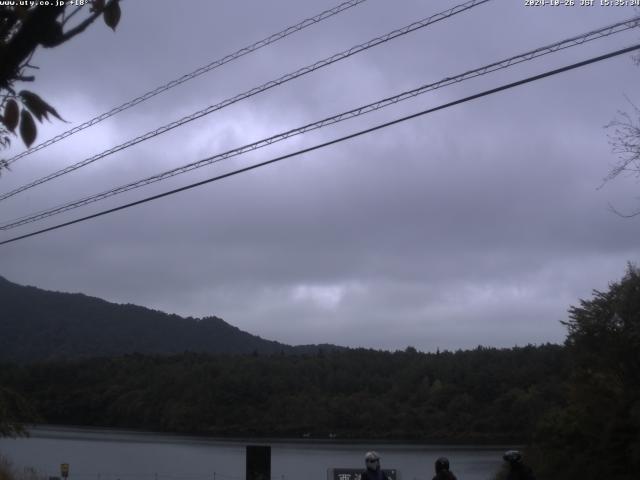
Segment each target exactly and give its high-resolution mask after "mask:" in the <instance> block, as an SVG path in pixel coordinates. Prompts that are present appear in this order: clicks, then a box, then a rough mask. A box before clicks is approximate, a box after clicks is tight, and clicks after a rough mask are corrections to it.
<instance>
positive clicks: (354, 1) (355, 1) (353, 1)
mask: <svg viewBox="0 0 640 480" xmlns="http://www.w3.org/2000/svg"><path fill="white" fill-rule="evenodd" d="M366 1H367V0H349V1H347V2H344V3H341V4H340V5H337V6H335V7H333V8H331V9H329V10H325V11H324V12H321V13H319V14H317V15H314V16H313V17H310V18H307V19H305V20H303V21H301V22H299V23H297V24H296V25H293V26H291V27H288V28H285V29H284V30H281V31H280V32H278V33H274V34H272V35H269V36H268V37H266V38H263V39H262V40H259V41H257V42H255V43H253V44H251V45H249V46H247V47H243V48H241V49H239V50H237V51H235V52H234V53H231V54H228V55H225V56H224V57H222V58H219V59H218V60H214V61H213V62H211V63H209V64H208V65H205V66H203V67H200V68H197V69H196V70H194V71H192V72H190V73H187V74H185V75H183V76H181V77H179V78H176V79H174V80H171V81H170V82H168V83H165V84H164V85H160V86H159V87H157V88H155V89H153V90H150V91H148V92H147V93H144V94H142V95H140V96H139V97H136V98H134V99H132V100H129V101H128V102H125V103H123V104H122V105H119V106H117V107H115V108H112V109H111V110H109V111H108V112H105V113H102V114H100V115H98V116H96V117H94V118H92V119H90V120H87V121H86V122H84V123H82V124H80V125H78V126H76V127H73V128H71V129H70V130H67V131H66V132H63V133H61V134H59V135H56V136H55V137H52V138H50V139H49V140H47V141H45V142H42V143H40V144H38V145H36V146H35V147H32V148H30V149H28V150H25V151H24V152H21V153H19V154H18V155H15V156H14V157H11V158H10V159H8V160H6V162H7V165H11V164H12V163H14V162H15V161H17V160H19V159H20V158H23V157H26V156H27V155H31V154H32V153H34V152H37V151H38V150H42V149H43V148H46V147H48V146H50V145H53V144H54V143H57V142H59V141H60V140H63V139H65V138H67V137H69V136H71V135H73V134H75V133H78V132H80V131H82V130H84V129H86V128H89V127H91V126H93V125H96V124H97V123H100V122H102V121H103V120H106V119H107V118H109V117H113V116H114V115H116V114H118V113H120V112H123V111H125V110H127V109H129V108H131V107H134V106H136V105H138V104H140V103H142V102H145V101H147V100H149V99H150V98H152V97H155V96H156V95H158V94H160V93H163V92H166V91H167V90H170V89H172V88H174V87H177V86H178V85H181V84H183V83H185V82H188V81H189V80H192V79H194V78H196V77H199V76H200V75H202V74H205V73H207V72H210V71H211V70H214V69H216V68H218V67H221V66H222V65H225V64H227V63H229V62H232V61H234V60H237V59H238V58H240V57H243V56H244V55H247V54H249V53H252V52H255V51H256V50H259V49H261V48H262V47H266V46H267V45H270V44H272V43H275V42H277V41H279V40H282V39H283V38H286V37H288V36H289V35H292V34H294V33H296V32H299V31H300V30H303V29H305V28H307V27H309V26H311V25H315V24H316V23H320V22H322V21H323V20H326V19H327V18H330V17H333V16H334V15H337V14H339V13H341V12H343V11H345V10H347V9H349V8H351V7H355V6H357V5H360V4H361V3H364V2H366Z"/></svg>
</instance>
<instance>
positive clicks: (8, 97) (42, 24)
mask: <svg viewBox="0 0 640 480" xmlns="http://www.w3.org/2000/svg"><path fill="white" fill-rule="evenodd" d="M7 3H9V2H7ZM23 3H24V5H22V4H23ZM32 3H33V5H32ZM40 3H42V2H15V4H14V5H0V112H2V115H1V116H0V148H2V147H8V146H9V145H10V144H11V137H12V135H17V133H19V134H20V137H21V139H22V141H23V142H24V144H25V145H26V146H27V147H29V146H31V145H32V144H33V142H34V141H35V139H36V136H37V126H36V122H35V120H34V117H35V119H37V120H38V121H39V122H42V120H43V119H48V115H49V114H51V115H53V116H54V117H56V118H58V119H59V120H62V117H61V116H60V115H59V114H58V112H57V111H56V109H55V108H53V107H52V106H51V105H49V104H48V103H47V102H46V101H45V100H43V99H42V98H40V97H39V96H38V95H37V94H35V93H33V92H31V91H29V90H18V88H17V86H16V84H18V83H24V82H33V81H34V79H35V77H34V76H33V75H28V74H27V72H28V71H31V70H33V69H35V68H36V67H35V66H33V65H31V64H30V61H31V57H32V56H33V54H34V52H35V51H36V49H37V48H38V47H44V48H54V47H57V46H59V45H62V44H63V43H65V42H67V41H69V40H71V39H72V38H73V37H75V36H77V35H79V34H80V33H82V32H84V31H85V30H86V29H87V27H89V26H90V25H91V24H92V23H93V22H94V21H95V20H96V19H97V18H98V17H100V16H102V17H103V19H104V22H105V23H106V24H107V26H109V27H110V28H112V29H114V30H115V28H116V26H117V25H118V22H119V21H120V15H121V13H120V3H119V0H109V1H108V2H105V0H86V1H84V0H83V1H80V2H53V1H52V2H46V3H48V5H45V4H40ZM56 3H62V4H61V5H56ZM76 3H77V4H79V5H76ZM87 10H88V11H87ZM81 12H85V14H84V16H82V15H81V16H78V17H77V16H76V15H77V14H79V13H81ZM3 167H5V168H6V162H4V161H0V169H1V168H3Z"/></svg>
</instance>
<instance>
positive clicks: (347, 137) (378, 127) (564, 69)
mask: <svg viewBox="0 0 640 480" xmlns="http://www.w3.org/2000/svg"><path fill="white" fill-rule="evenodd" d="M638 49H640V44H636V45H633V46H631V47H627V48H623V49H620V50H616V51H614V52H610V53H607V54H605V55H600V56H598V57H592V58H590V59H588V60H583V61H582V62H578V63H573V64H571V65H567V66H564V67H561V68H557V69H555V70H550V71H547V72H544V73H541V74H538V75H534V76H531V77H527V78H525V79H523V80H518V81H516V82H512V83H508V84H505V85H501V86H500V87H496V88H492V89H490V90H485V91H483V92H480V93H476V94H475V95H470V96H468V97H464V98H461V99H459V100H455V101H453V102H449V103H445V104H442V105H439V106H437V107H433V108H429V109H427V110H422V111H421V112H417V113H413V114H411V115H407V116H404V117H400V118H397V119H395V120H391V121H389V122H386V123H381V124H378V125H376V126H374V127H371V128H367V129H365V130H360V131H358V132H355V133H351V134H349V135H345V136H343V137H339V138H336V139H333V140H330V141H328V142H324V143H321V144H318V145H314V146H313V147H308V148H304V149H302V150H298V151H296V152H292V153H288V154H286V155H282V156H280V157H276V158H273V159H271V160H267V161H264V162H260V163H256V164H254V165H250V166H248V167H244V168H240V169H237V170H234V171H232V172H228V173H225V174H222V175H218V176H215V177H212V178H209V179H207V180H202V181H200V182H196V183H192V184H190V185H186V186H184V187H180V188H176V189H174V190H169V191H168V192H164V193H160V194H158V195H153V196H150V197H146V198H143V199H142V200H137V201H135V202H131V203H127V204H125V205H120V206H119V207H115V208H110V209H108V210H103V211H101V212H98V213H94V214H92V215H87V216H86V217H81V218H77V219H75V220H71V221H69V222H65V223H60V224H58V225H54V226H52V227H48V228H43V229H42V230H38V231H35V232H31V233H27V234H25V235H20V236H18V237H14V238H10V239H8V240H4V241H1V242H0V245H6V244H8V243H12V242H16V241H18V240H23V239H25V238H29V237H33V236H35V235H40V234H42V233H45V232H50V231H53V230H57V229H60V228H63V227H67V226H70V225H73V224H76V223H80V222H84V221H86V220H90V219H93V218H97V217H101V216H103V215H107V214H109V213H114V212H117V211H120V210H125V209H127V208H130V207H134V206H136V205H141V204H143V203H147V202H151V201H153V200H157V199H160V198H163V197H168V196H170V195H174V194H176V193H179V192H183V191H185V190H190V189H192V188H196V187H199V186H202V185H205V184H207V183H212V182H215V181H218V180H222V179H223V178H227V177H232V176H234V175H238V174H240V173H244V172H248V171H249V170H254V169H257V168H260V167H264V166H266V165H270V164H272V163H276V162H279V161H281V160H285V159H287V158H291V157H295V156H298V155H302V154H304V153H308V152H312V151H314V150H319V149H321V148H324V147H328V146H329V145H334V144H337V143H340V142H343V141H346V140H350V139H352V138H356V137H359V136H361V135H365V134H367V133H371V132H375V131H377V130H381V129H383V128H387V127H390V126H392V125H395V124H397V123H401V122H405V121H407V120H411V119H414V118H417V117H420V116H423V115H427V114H429V113H433V112H436V111H438V110H444V109H446V108H450V107H453V106H455V105H459V104H462V103H466V102H469V101H471V100H476V99H478V98H481V97H485V96H488V95H492V94H494V93H498V92H501V91H503V90H508V89H511V88H514V87H518V86H520V85H524V84H527V83H531V82H535V81H537V80H541V79H543V78H546V77H550V76H552V75H557V74H559V73H563V72H567V71H569V70H574V69H576V68H580V67H584V66H586V65H590V64H592V63H596V62H600V61H603V60H606V59H609V58H612V57H616V56H619V55H624V54H625V53H629V52H632V51H634V50H638Z"/></svg>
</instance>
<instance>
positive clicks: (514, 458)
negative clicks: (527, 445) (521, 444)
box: [502, 450, 522, 463]
mask: <svg viewBox="0 0 640 480" xmlns="http://www.w3.org/2000/svg"><path fill="white" fill-rule="evenodd" d="M502 458H503V459H504V461H505V462H509V463H519V462H521V461H522V454H521V453H520V452H519V451H518V450H508V451H506V452H505V453H504V455H503V457H502Z"/></svg>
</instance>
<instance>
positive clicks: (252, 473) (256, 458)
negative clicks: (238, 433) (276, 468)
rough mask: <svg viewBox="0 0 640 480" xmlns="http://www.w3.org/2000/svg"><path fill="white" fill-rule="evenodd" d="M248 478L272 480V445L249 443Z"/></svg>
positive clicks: (251, 479)
mask: <svg viewBox="0 0 640 480" xmlns="http://www.w3.org/2000/svg"><path fill="white" fill-rule="evenodd" d="M247 480H271V447H269V446H261V445H247Z"/></svg>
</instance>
